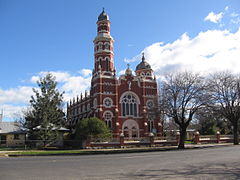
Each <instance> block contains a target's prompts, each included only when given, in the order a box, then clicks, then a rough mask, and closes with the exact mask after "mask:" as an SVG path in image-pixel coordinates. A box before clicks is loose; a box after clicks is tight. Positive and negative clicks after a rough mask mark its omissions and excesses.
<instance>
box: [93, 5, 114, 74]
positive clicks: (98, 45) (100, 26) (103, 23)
mask: <svg viewBox="0 0 240 180" xmlns="http://www.w3.org/2000/svg"><path fill="white" fill-rule="evenodd" d="M93 42H94V59H95V61H94V64H95V65H94V74H95V73H96V72H99V71H101V72H102V74H103V75H106V76H115V68H114V61H113V57H114V54H113V42H114V40H113V38H112V37H111V35H110V21H109V16H108V15H107V13H106V12H105V11H104V9H103V11H102V13H101V14H100V15H99V16H98V21H97V36H96V38H95V39H94V41H93Z"/></svg>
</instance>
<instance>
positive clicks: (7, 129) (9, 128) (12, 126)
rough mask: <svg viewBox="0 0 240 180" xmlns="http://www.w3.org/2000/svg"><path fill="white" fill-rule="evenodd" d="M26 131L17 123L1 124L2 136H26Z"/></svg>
mask: <svg viewBox="0 0 240 180" xmlns="http://www.w3.org/2000/svg"><path fill="white" fill-rule="evenodd" d="M26 132H27V131H26V129H25V128H22V127H21V126H20V124H19V123H16V122H0V134H24V133H26Z"/></svg>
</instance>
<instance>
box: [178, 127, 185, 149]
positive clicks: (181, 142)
mask: <svg viewBox="0 0 240 180" xmlns="http://www.w3.org/2000/svg"><path fill="white" fill-rule="evenodd" d="M186 134H187V130H186V128H185V127H181V128H180V139H179V144H178V149H185V143H184V142H185V139H186Z"/></svg>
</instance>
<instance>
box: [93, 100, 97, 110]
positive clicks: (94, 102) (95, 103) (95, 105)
mask: <svg viewBox="0 0 240 180" xmlns="http://www.w3.org/2000/svg"><path fill="white" fill-rule="evenodd" d="M93 108H94V109H96V108H97V98H95V99H94V100H93Z"/></svg>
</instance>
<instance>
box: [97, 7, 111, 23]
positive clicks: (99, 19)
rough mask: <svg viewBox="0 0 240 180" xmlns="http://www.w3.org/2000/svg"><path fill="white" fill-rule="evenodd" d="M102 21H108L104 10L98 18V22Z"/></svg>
mask: <svg viewBox="0 0 240 180" xmlns="http://www.w3.org/2000/svg"><path fill="white" fill-rule="evenodd" d="M102 20H109V16H108V15H107V13H106V12H105V11H104V9H103V11H102V13H101V14H100V15H99V16H98V21H102Z"/></svg>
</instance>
